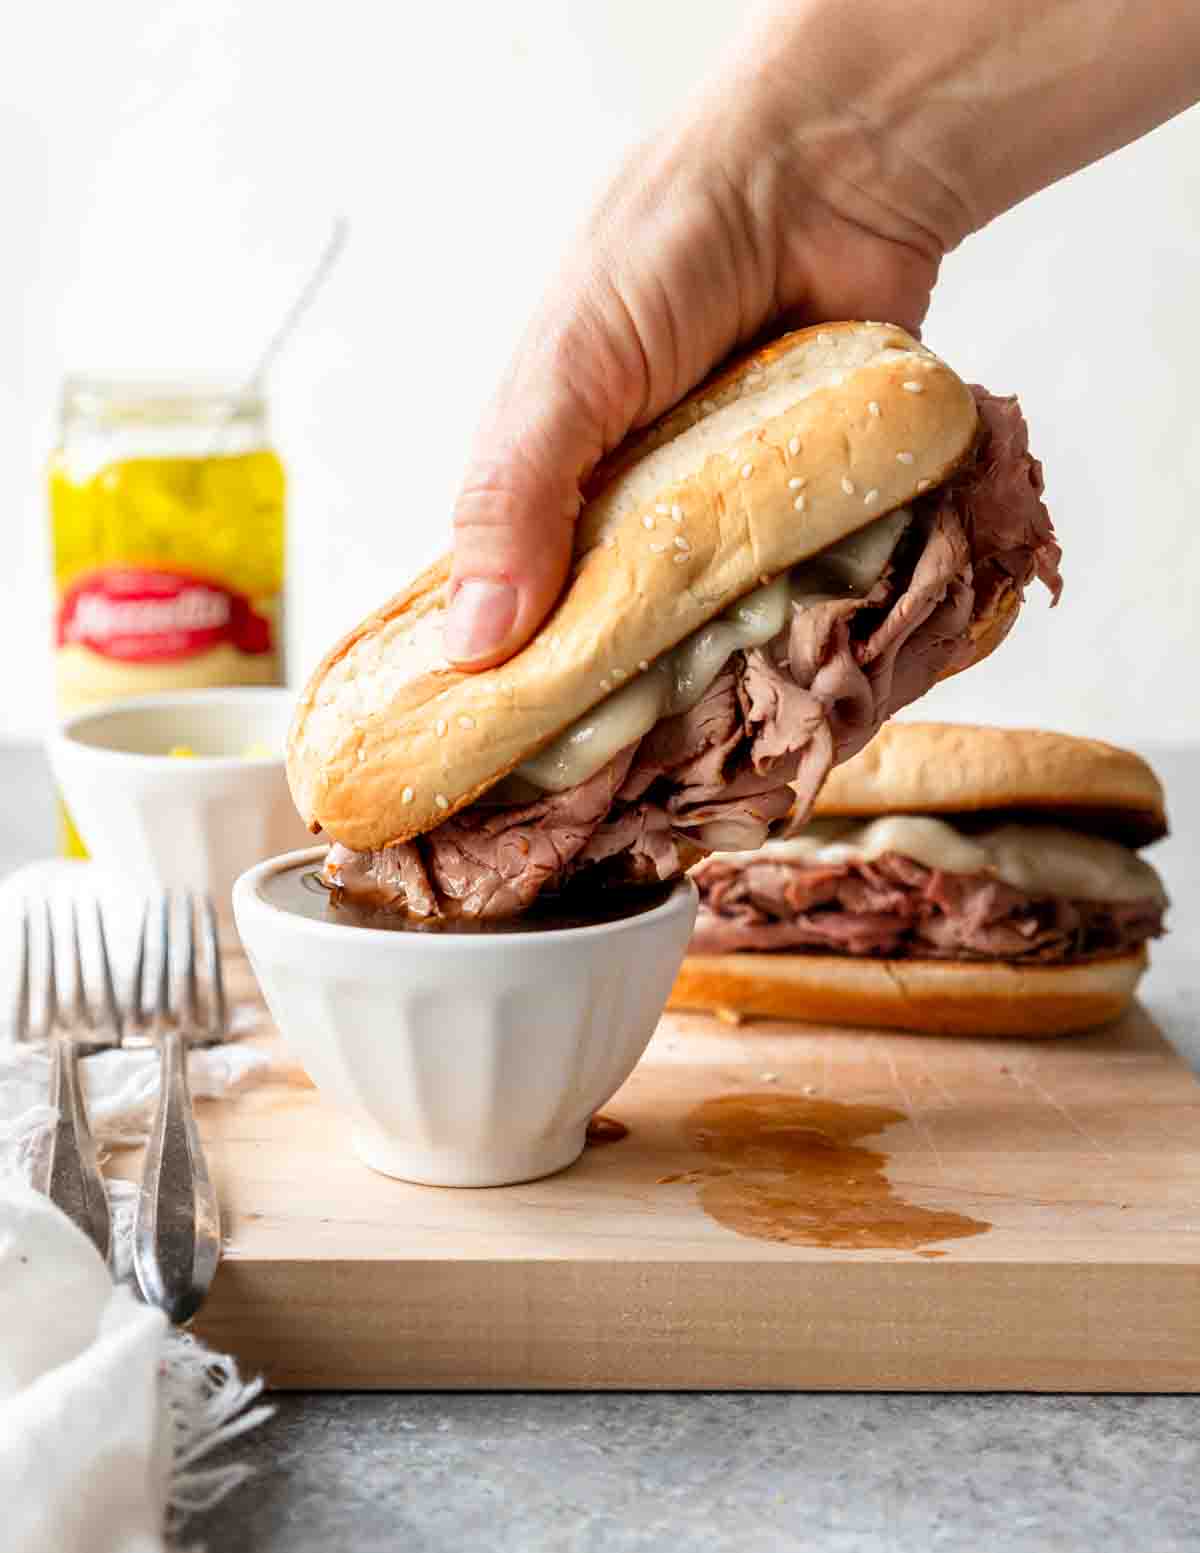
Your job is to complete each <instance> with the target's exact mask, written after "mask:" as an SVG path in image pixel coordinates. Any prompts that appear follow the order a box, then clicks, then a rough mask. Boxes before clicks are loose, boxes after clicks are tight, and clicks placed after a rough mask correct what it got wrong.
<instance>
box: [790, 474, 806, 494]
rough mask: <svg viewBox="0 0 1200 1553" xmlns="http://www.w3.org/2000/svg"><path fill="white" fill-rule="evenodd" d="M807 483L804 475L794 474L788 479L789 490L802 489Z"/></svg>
mask: <svg viewBox="0 0 1200 1553" xmlns="http://www.w3.org/2000/svg"><path fill="white" fill-rule="evenodd" d="M807 484H808V481H807V480H806V479H805V478H804V476H803V475H793V476H792V478H791V479H790V480H789V481H788V490H789V491H802V490H803V489H804V487H805V486H806V485H807Z"/></svg>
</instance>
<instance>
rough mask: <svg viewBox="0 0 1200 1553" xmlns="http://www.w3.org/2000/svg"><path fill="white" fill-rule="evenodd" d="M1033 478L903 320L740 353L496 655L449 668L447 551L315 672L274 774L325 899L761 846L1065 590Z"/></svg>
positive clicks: (505, 891) (617, 495) (408, 911)
mask: <svg viewBox="0 0 1200 1553" xmlns="http://www.w3.org/2000/svg"><path fill="white" fill-rule="evenodd" d="M1041 490H1042V480H1041V470H1040V466H1039V465H1038V464H1037V462H1036V461H1035V460H1034V459H1033V458H1031V456H1030V454H1029V452H1028V446H1027V440H1026V431H1025V423H1024V421H1023V419H1022V417H1021V414H1020V411H1019V409H1018V407H1017V405H1016V401H1015V400H1012V399H997V398H994V397H993V396H991V395H989V394H987V393H985V392H984V391H983V390H982V389H971V388H969V387H968V386H967V385H966V384H965V383H964V382H962V381H961V379H959V378H958V377H956V376H955V374H954V373H953V372H952V371H951V370H950V369H949V367H947V366H946V365H945V364H944V363H943V362H942V361H940V360H939V359H938V358H937V357H936V356H934V355H933V354H932V353H931V352H930V351H928V350H926V349H925V348H924V347H923V346H922V345H920V344H918V342H917V341H916V340H914V339H913V338H911V337H910V336H909V335H907V334H906V333H904V331H903V330H901V329H897V328H893V327H891V326H890V325H886V324H865V323H844V324H836V325H832V324H831V325H827V326H825V327H824V328H821V329H807V330H802V331H800V332H798V333H794V334H789V335H786V336H784V337H782V338H780V339H778V340H776V341H774V342H772V343H771V344H769V345H767V346H765V347H764V348H762V349H760V350H757V351H755V352H754V353H752V354H750V355H748V356H746V357H744V358H743V359H742V360H740V361H739V362H737V363H736V364H735V365H733V366H731V367H728V368H726V369H724V370H723V371H721V372H719V373H718V374H717V375H716V376H715V377H713V378H711V379H710V380H709V381H708V382H706V383H705V384H703V385H702V386H701V387H700V388H699V389H697V390H696V391H695V392H694V393H692V394H691V395H689V396H688V398H686V399H685V400H683V401H682V402H681V403H680V404H679V405H678V406H676V408H675V409H673V410H672V411H670V412H669V413H668V414H667V415H665V416H663V417H662V418H661V419H660V420H658V421H656V422H655V423H654V424H653V425H651V426H649V427H647V428H645V429H644V430H642V431H640V432H638V433H636V434H635V435H633V436H632V437H631V438H630V439H628V440H627V441H626V442H625V443H624V444H623V445H622V446H621V447H620V448H618V449H617V450H616V451H615V452H614V453H613V454H612V455H611V456H610V457H609V458H608V459H607V460H606V461H605V462H604V463H603V464H602V465H601V466H600V468H599V469H598V470H597V471H596V473H595V475H594V476H593V477H592V479H591V480H590V481H589V482H588V485H587V488H586V490H585V491H584V496H585V498H586V499H585V504H584V507H583V510H582V514H581V517H580V520H579V523H578V527H577V531H576V540H575V553H574V561H573V565H572V569H571V573H570V577H569V579H568V583H567V585H566V587H565V589H564V591H563V593H562V596H561V598H560V600H559V602H558V605H557V607H556V608H555V610H554V612H553V613H552V614H551V616H550V618H549V619H548V620H547V621H546V622H545V624H544V626H543V627H542V629H541V631H540V632H539V633H538V635H537V637H536V638H535V639H534V640H533V641H532V642H531V643H530V644H529V645H528V646H527V647H526V648H525V649H524V650H523V651H521V652H520V653H519V654H518V655H517V656H516V657H514V658H513V659H512V660H511V661H509V662H508V663H505V664H503V665H501V666H500V667H498V668H493V669H489V670H487V671H485V672H482V673H476V674H467V673H462V672H459V671H457V670H455V669H453V668H452V667H451V666H450V665H449V664H448V663H447V662H446V660H445V658H444V657H443V653H442V627H443V621H444V614H445V606H446V602H447V581H448V575H449V568H448V564H447V563H446V561H442V562H439V563H437V564H436V565H434V566H433V567H431V568H430V569H429V570H428V571H426V572H425V573H424V574H423V575H422V576H421V577H419V578H418V579H417V580H416V581H415V582H414V583H413V584H412V586H411V587H410V588H408V589H407V591H405V592H404V593H402V594H401V595H400V596H399V597H397V598H395V599H393V600H392V601H391V602H390V603H388V604H386V605H385V606H384V607H383V608H382V609H380V610H379V611H377V612H376V613H375V614H373V615H372V616H370V618H369V619H367V620H365V621H364V622H363V623H362V624H361V625H360V626H359V627H358V628H357V629H356V630H354V631H352V632H351V633H350V634H349V635H348V636H347V637H345V638H344V640H342V641H341V642H339V643H338V645H337V646H336V647H335V648H334V649H333V650H332V652H330V653H329V654H328V656H327V657H326V658H325V660H324V661H323V662H322V663H321V664H320V666H319V667H318V668H317V670H316V672H315V673H314V675H313V677H312V679H311V681H310V683H309V685H308V687H307V689H306V690H305V692H304V694H303V696H302V697H301V699H300V702H299V705H298V707H297V711H296V715H295V719H294V722H293V726H292V730H291V736H290V740H289V748H288V776H289V780H290V783H291V788H292V793H293V796H294V798H295V801H296V804H297V807H298V808H299V810H300V812H301V814H302V815H303V816H304V818H305V820H306V821H307V822H308V824H309V826H310V828H311V830H312V831H313V832H314V833H320V832H324V833H325V834H326V835H328V836H329V838H330V839H331V841H332V842H333V843H334V845H332V846H331V848H330V851H329V853H328V856H327V861H326V864H325V877H326V880H327V882H328V883H329V884H330V886H331V887H332V888H333V890H334V893H335V900H339V899H345V900H347V901H349V902H353V903H354V904H356V905H357V906H362V907H367V908H373V909H380V910H384V911H389V912H396V913H402V914H405V915H407V916H409V917H413V918H419V919H421V920H422V921H424V922H436V921H438V920H451V919H460V918H472V919H477V920H483V921H488V920H493V921H494V920H497V919H504V918H511V917H513V916H516V915H518V914H520V913H523V912H525V911H527V910H528V909H529V908H530V907H531V906H533V905H534V903H535V902H536V901H538V900H539V897H543V896H546V895H548V894H549V895H553V896H559V895H565V894H566V893H568V892H569V893H570V895H571V896H572V897H573V898H575V899H576V900H578V899H579V898H580V894H579V892H586V891H587V890H589V889H591V890H594V889H596V888H601V887H609V886H613V885H618V886H626V885H629V886H639V885H643V884H651V883H655V884H657V883H659V882H660V881H663V880H667V879H670V878H673V877H675V876H676V875H679V874H681V873H682V872H683V871H684V870H685V869H686V868H687V867H688V866H689V865H691V864H692V863H694V862H696V861H697V860H698V859H699V858H700V857H701V856H702V855H704V854H705V853H707V852H710V851H713V850H715V849H726V850H728V849H733V848H737V847H754V846H757V845H759V844H760V843H761V842H762V841H764V840H765V839H766V838H767V836H768V835H769V834H771V833H772V832H773V830H775V829H776V828H777V827H779V826H780V825H782V824H784V823H786V822H787V821H788V816H789V814H793V815H797V816H799V818H801V819H802V818H803V817H804V816H805V815H806V814H807V811H808V808H809V806H810V804H811V801H812V798H813V796H814V795H815V794H816V792H817V790H818V789H819V787H820V786H821V783H822V782H823V780H824V779H825V777H826V775H827V774H828V772H829V770H830V768H831V767H832V766H833V765H834V764H836V763H837V762H838V761H842V760H845V759H847V758H849V757H850V756H852V755H853V754H855V753H856V752H857V751H858V750H859V749H861V748H862V747H863V746H864V745H865V744H866V743H867V741H868V740H869V739H871V738H872V737H873V735H874V734H875V733H876V731H877V730H878V729H879V727H880V726H881V724H882V723H883V722H884V720H885V719H886V718H887V717H889V716H890V715H891V714H892V713H893V712H894V711H896V710H897V709H898V708H899V707H902V706H905V705H907V704H909V703H910V702H912V701H914V700H915V699H916V698H917V697H919V696H920V695H922V694H923V693H924V692H925V691H926V690H927V689H928V688H929V687H930V686H931V685H932V684H933V683H934V681H935V680H937V679H939V678H940V677H942V676H944V675H947V674H952V673H956V672H957V671H959V670H961V669H964V668H967V667H968V666H969V665H970V664H972V663H975V662H977V661H979V660H980V659H981V658H983V657H985V656H986V655H987V654H988V653H989V652H991V651H992V650H993V648H995V647H996V646H997V644H998V643H999V642H1000V641H1001V640H1002V639H1003V637H1004V636H1005V634H1006V633H1007V631H1008V630H1009V628H1010V627H1011V625H1012V623H1013V621H1014V619H1015V617H1016V614H1017V611H1018V610H1019V608H1020V605H1021V602H1022V598H1023V596H1024V591H1025V588H1026V587H1027V585H1028V584H1029V583H1030V582H1031V581H1032V579H1033V578H1034V577H1035V576H1036V577H1040V578H1041V580H1042V581H1043V582H1044V583H1045V585H1046V586H1047V587H1048V588H1049V590H1050V591H1051V593H1052V595H1053V596H1054V597H1055V598H1057V596H1058V592H1059V589H1060V586H1061V584H1060V580H1059V575H1058V561H1059V554H1060V552H1059V548H1058V545H1057V544H1056V543H1055V540H1054V534H1053V529H1052V527H1051V524H1050V519H1049V516H1048V514H1047V512H1046V509H1045V507H1044V506H1043V504H1042V501H1041Z"/></svg>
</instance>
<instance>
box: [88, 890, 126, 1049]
mask: <svg viewBox="0 0 1200 1553" xmlns="http://www.w3.org/2000/svg"><path fill="white" fill-rule="evenodd" d="M94 905H95V908H96V941H97V943H98V944H99V945H100V990H101V994H102V996H103V998H104V1020H105V1024H106V1025H107V1027H108V1029H110V1030H111V1031H112V1034H113V1039H114V1041H115V1042H116V1044H117V1045H118V1046H119V1045H120V1044H121V1040H122V1038H123V1036H124V1033H125V1032H124V1027H123V1025H122V1023H121V1009H120V1005H119V1004H118V1003H117V989H116V987H115V986H114V985H113V973H112V961H111V960H110V959H109V956H108V934H107V933H106V932H105V931H104V913H103V912H102V911H101V910H100V902H99V901H98V900H97V901H95V902H94Z"/></svg>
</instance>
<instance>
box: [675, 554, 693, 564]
mask: <svg viewBox="0 0 1200 1553" xmlns="http://www.w3.org/2000/svg"><path fill="white" fill-rule="evenodd" d="M691 558H692V556H691V552H690V551H688V553H687V554H686V555H684V554H682V553H681V554H679V555H673V556H672V557H671V559H672V560H673V561H674V562H675V565H676V566H686V565H687V563H688V562H689V561H690V560H691Z"/></svg>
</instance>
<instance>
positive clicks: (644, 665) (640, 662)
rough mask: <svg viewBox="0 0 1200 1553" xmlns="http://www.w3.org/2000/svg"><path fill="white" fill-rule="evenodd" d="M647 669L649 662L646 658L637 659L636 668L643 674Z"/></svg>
mask: <svg viewBox="0 0 1200 1553" xmlns="http://www.w3.org/2000/svg"><path fill="white" fill-rule="evenodd" d="M649 667H650V660H649V659H648V658H639V659H638V668H639V669H641V671H642V673H643V674H645V673H646V671H647V670H648V669H649Z"/></svg>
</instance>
